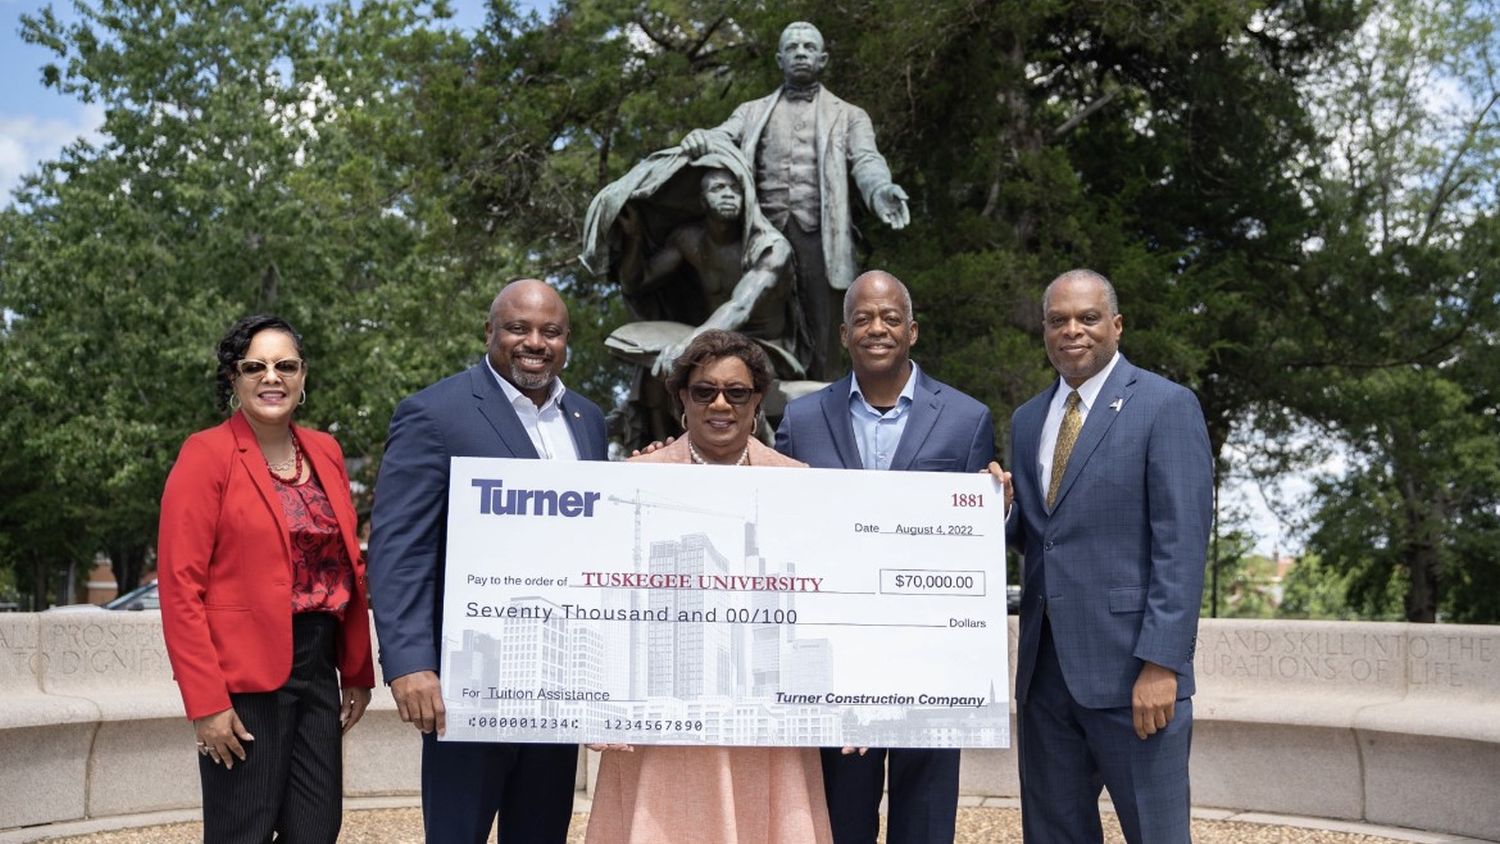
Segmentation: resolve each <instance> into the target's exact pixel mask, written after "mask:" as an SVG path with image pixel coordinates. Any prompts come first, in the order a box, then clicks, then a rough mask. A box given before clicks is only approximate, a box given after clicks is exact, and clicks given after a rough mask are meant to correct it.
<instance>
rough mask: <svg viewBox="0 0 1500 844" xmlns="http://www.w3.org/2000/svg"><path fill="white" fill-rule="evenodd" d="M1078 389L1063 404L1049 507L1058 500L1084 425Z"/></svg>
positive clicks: (1054, 451) (1050, 485) (1049, 490)
mask: <svg viewBox="0 0 1500 844" xmlns="http://www.w3.org/2000/svg"><path fill="white" fill-rule="evenodd" d="M1079 401H1080V399H1079V397H1078V391H1077V390H1074V391H1073V392H1071V393H1068V403H1067V404H1066V405H1064V406H1063V418H1062V425H1061V426H1060V427H1059V428H1058V429H1057V447H1056V448H1054V449H1052V478H1051V480H1049V481H1047V509H1048V510H1051V509H1052V505H1053V504H1054V503H1056V502H1057V490H1058V488H1059V487H1061V486H1062V479H1063V472H1065V471H1067V469H1068V458H1069V457H1071V456H1072V455H1073V444H1074V443H1076V442H1078V430H1079V429H1080V428H1082V427H1083V414H1081V413H1079V412H1078V403H1079Z"/></svg>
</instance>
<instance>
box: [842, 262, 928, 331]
mask: <svg viewBox="0 0 1500 844" xmlns="http://www.w3.org/2000/svg"><path fill="white" fill-rule="evenodd" d="M867 288H868V290H869V292H870V293H871V294H875V295H880V293H877V291H880V292H881V293H883V292H884V291H885V290H886V289H888V288H893V289H894V290H895V292H896V295H897V296H898V297H899V298H900V300H901V304H902V307H903V308H904V309H905V311H904V312H905V314H906V321H907V322H911V321H912V320H913V319H914V317H913V315H912V304H911V291H910V290H907V289H906V285H905V284H904V283H902V281H901V279H899V278H896V277H895V276H893V275H891V274H890V273H888V272H886V271H885V270H870V271H869V272H866V273H861V274H860V275H859V277H858V278H856V279H854V283H853V284H851V285H849V289H848V290H845V291H844V322H845V323H846V324H847V323H848V322H849V315H850V314H852V313H854V308H855V306H856V305H857V304H858V302H859V299H860V297H861V296H865V295H867V294H866V292H865V291H866V289H867Z"/></svg>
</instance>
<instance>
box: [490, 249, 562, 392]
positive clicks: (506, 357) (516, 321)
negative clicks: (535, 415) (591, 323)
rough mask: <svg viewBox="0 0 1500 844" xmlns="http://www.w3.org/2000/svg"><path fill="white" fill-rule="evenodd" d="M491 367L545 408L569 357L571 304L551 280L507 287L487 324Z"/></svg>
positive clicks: (530, 280) (523, 281) (526, 281)
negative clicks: (554, 288)
mask: <svg viewBox="0 0 1500 844" xmlns="http://www.w3.org/2000/svg"><path fill="white" fill-rule="evenodd" d="M484 343H485V348H486V350H487V353H488V356H489V359H490V366H492V367H494V369H495V372H496V373H497V374H498V375H499V376H500V377H501V378H504V379H505V380H506V381H509V382H510V383H511V385H512V386H514V387H515V388H516V389H517V390H519V391H521V393H522V394H524V395H525V396H526V397H527V398H529V399H531V400H532V401H533V402H535V403H536V405H537V406H538V407H541V406H542V405H543V404H544V403H545V402H546V400H547V397H548V395H549V394H550V393H551V390H552V382H553V381H554V380H556V378H557V373H559V372H561V371H562V368H563V364H564V363H566V362H567V359H568V306H567V304H566V303H564V302H563V299H562V297H561V296H559V295H558V294H557V291H556V290H553V289H552V287H551V286H550V285H548V284H547V283H546V282H543V281H538V280H537V279H534V278H523V279H518V280H516V281H512V282H511V283H509V284H507V285H505V286H504V287H502V288H501V289H500V292H499V294H497V295H496V296H495V301H494V302H492V303H490V318H489V320H487V321H486V322H485V324H484Z"/></svg>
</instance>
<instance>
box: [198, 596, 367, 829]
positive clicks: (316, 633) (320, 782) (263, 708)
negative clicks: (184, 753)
mask: <svg viewBox="0 0 1500 844" xmlns="http://www.w3.org/2000/svg"><path fill="white" fill-rule="evenodd" d="M338 630H339V624H338V619H336V618H334V617H333V616H332V615H329V614H328V613H321V612H307V613H297V614H296V615H294V616H292V675H291V677H289V678H288V679H287V681H286V685H284V686H282V687H281V688H279V689H277V690H276V691H274V692H253V693H231V694H230V695H229V700H230V702H231V703H232V704H233V705H234V711H235V712H236V713H238V714H239V716H240V720H241V721H242V722H244V724H245V729H247V730H249V731H250V735H252V736H255V740H254V741H242V742H240V743H241V744H242V745H243V746H244V748H245V761H243V762H241V761H240V760H238V759H236V760H235V762H234V769H233V770H228V769H226V768H225V767H224V766H223V765H218V764H215V763H214V762H213V761H212V760H210V759H209V758H208V757H206V756H200V757H199V758H198V772H199V776H200V777H201V779H202V782H203V841H204V844H269V842H272V841H275V842H281V843H282V844H333V842H335V841H337V840H338V837H339V827H340V826H341V825H342V824H343V789H344V758H343V746H342V742H341V740H340V736H339V683H338V669H337V667H336V664H337V659H338V657H337V654H338V645H337V639H338Z"/></svg>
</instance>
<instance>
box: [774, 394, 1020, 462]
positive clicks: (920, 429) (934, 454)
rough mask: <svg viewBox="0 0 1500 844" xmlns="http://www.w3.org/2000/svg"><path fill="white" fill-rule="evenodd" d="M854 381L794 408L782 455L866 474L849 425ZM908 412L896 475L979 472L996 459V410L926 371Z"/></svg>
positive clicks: (783, 429) (781, 435) (779, 442)
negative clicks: (850, 396)
mask: <svg viewBox="0 0 1500 844" xmlns="http://www.w3.org/2000/svg"><path fill="white" fill-rule="evenodd" d="M853 378H854V374H853V373H850V374H848V375H845V376H844V377H843V378H840V379H839V380H837V381H835V382H833V383H832V384H829V385H828V386H826V387H824V388H823V389H821V390H819V391H817V392H815V393H810V394H808V395H805V396H803V397H802V398H799V399H795V400H793V401H792V402H791V403H790V404H788V405H787V407H786V412H785V413H784V414H782V417H781V426H780V427H779V428H777V429H776V450H777V451H779V452H781V453H782V454H785V455H786V456H787V457H791V458H795V459H797V460H801V461H802V462H803V463H806V464H807V465H809V466H812V467H814V468H819V469H863V468H864V461H863V460H861V459H860V457H859V446H858V445H857V444H856V443H855V441H854V423H852V422H850V421H849V386H850V384H851V383H852V380H853ZM908 413H909V414H910V416H909V417H908V418H907V420H906V430H904V431H902V432H901V441H900V442H899V443H897V444H896V453H895V454H893V455H892V456H891V469H892V470H893V471H911V472H978V471H979V470H981V469H983V468H984V467H985V466H988V465H989V462H990V461H991V460H993V459H994V457H995V425H994V422H993V421H992V420H991V418H990V409H989V408H988V407H985V406H984V405H983V404H981V403H980V402H978V401H975V400H974V399H973V398H970V397H969V396H967V395H965V394H964V393H961V392H959V391H958V390H955V389H953V388H952V387H950V386H948V385H947V384H944V383H943V382H941V381H939V380H937V379H935V378H930V377H928V375H927V373H925V372H921V371H919V372H918V375H917V383H916V386H915V388H914V390H913V394H912V403H911V409H910V410H909V411H908Z"/></svg>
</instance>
